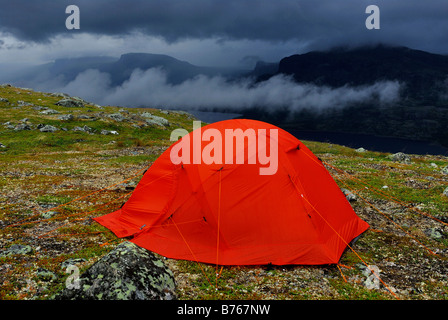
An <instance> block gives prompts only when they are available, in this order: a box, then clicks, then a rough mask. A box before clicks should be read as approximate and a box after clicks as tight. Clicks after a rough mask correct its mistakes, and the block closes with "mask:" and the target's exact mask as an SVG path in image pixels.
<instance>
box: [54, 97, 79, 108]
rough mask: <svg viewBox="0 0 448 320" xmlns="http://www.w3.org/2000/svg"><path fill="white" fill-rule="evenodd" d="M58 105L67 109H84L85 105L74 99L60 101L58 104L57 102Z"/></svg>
mask: <svg viewBox="0 0 448 320" xmlns="http://www.w3.org/2000/svg"><path fill="white" fill-rule="evenodd" d="M56 105H57V106H62V107H67V108H84V103H82V102H81V101H79V100H76V99H73V98H67V99H62V100H59V101H58V102H56Z"/></svg>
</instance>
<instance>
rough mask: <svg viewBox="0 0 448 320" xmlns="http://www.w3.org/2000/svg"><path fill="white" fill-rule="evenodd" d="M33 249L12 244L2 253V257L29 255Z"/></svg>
mask: <svg viewBox="0 0 448 320" xmlns="http://www.w3.org/2000/svg"><path fill="white" fill-rule="evenodd" d="M31 252H33V249H32V248H31V246H29V245H23V244H13V245H11V246H10V247H9V248H8V249H6V251H4V252H2V254H1V255H2V256H9V255H13V254H29V253H31Z"/></svg>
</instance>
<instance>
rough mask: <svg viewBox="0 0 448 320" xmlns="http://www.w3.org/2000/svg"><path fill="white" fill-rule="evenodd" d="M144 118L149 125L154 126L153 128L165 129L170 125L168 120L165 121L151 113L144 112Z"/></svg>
mask: <svg viewBox="0 0 448 320" xmlns="http://www.w3.org/2000/svg"><path fill="white" fill-rule="evenodd" d="M142 117H144V118H145V121H146V123H148V124H149V125H152V126H160V127H165V126H168V125H169V124H170V123H169V122H168V120H167V119H165V118H163V117H159V116H155V115H153V114H151V113H149V112H143V113H142Z"/></svg>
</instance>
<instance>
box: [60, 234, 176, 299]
mask: <svg viewBox="0 0 448 320" xmlns="http://www.w3.org/2000/svg"><path fill="white" fill-rule="evenodd" d="M78 284H79V285H77V286H73V285H71V286H67V288H65V289H64V290H63V291H62V292H60V293H59V294H58V295H56V296H55V299H56V300H172V299H175V298H176V294H175V279H174V276H173V273H172V272H171V270H169V269H168V268H167V267H166V265H165V264H164V263H163V261H161V260H160V259H159V258H157V257H156V256H155V255H154V254H153V253H152V252H151V251H148V250H146V249H144V248H141V247H138V246H137V245H135V244H133V243H131V242H123V243H122V244H120V245H119V246H117V247H116V248H115V249H114V250H112V251H111V252H109V253H108V254H107V255H105V256H104V257H103V258H102V259H100V260H99V261H97V262H96V263H95V264H94V265H92V266H91V267H90V268H89V269H88V270H86V271H85V272H84V273H83V274H82V275H81V276H80V278H79V282H78Z"/></svg>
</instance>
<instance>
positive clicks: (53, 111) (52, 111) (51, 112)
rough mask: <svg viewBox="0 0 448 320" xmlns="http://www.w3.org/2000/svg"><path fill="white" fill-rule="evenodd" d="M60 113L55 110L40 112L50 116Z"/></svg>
mask: <svg viewBox="0 0 448 320" xmlns="http://www.w3.org/2000/svg"><path fill="white" fill-rule="evenodd" d="M58 113H59V111H56V110H53V109H45V110H44V111H41V112H39V114H44V115H50V114H58Z"/></svg>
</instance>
